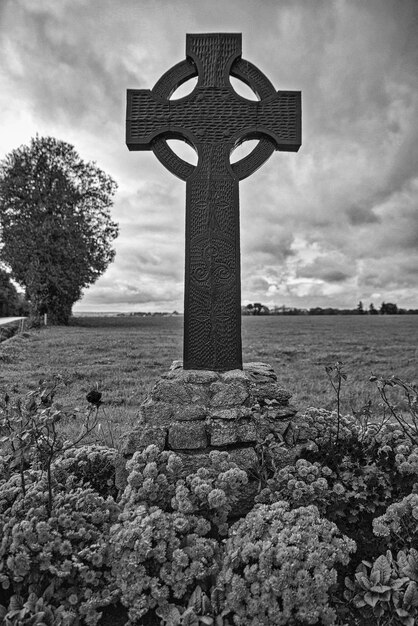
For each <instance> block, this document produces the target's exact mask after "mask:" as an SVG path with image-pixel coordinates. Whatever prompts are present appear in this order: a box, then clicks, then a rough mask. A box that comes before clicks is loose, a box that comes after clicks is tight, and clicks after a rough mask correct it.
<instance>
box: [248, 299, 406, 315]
mask: <svg viewBox="0 0 418 626" xmlns="http://www.w3.org/2000/svg"><path fill="white" fill-rule="evenodd" d="M241 312H242V315H418V309H402V308H400V307H398V305H397V304H394V303H393V302H382V304H381V305H380V308H379V309H377V308H376V307H375V306H374V304H373V302H372V303H370V305H369V308H368V309H366V308H364V305H363V302H362V301H361V300H360V302H359V303H358V305H357V306H356V308H355V309H336V308H333V307H326V308H322V307H319V306H318V307H313V308H311V309H298V308H297V307H287V306H284V305H283V306H273V307H271V308H269V307H268V306H266V305H265V304H261V302H254V304H247V305H246V306H243V307H241Z"/></svg>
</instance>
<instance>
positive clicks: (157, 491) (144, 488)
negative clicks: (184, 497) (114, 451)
mask: <svg viewBox="0 0 418 626" xmlns="http://www.w3.org/2000/svg"><path fill="white" fill-rule="evenodd" d="M182 467H183V463H182V461H181V459H180V457H178V456H177V455H176V454H175V453H174V452H160V450H159V449H158V447H157V446H154V445H151V446H148V447H147V448H145V450H142V451H141V452H135V454H134V455H133V457H132V459H130V460H129V461H128V462H127V464H126V468H127V470H128V471H129V475H128V484H127V486H126V488H125V491H124V492H123V494H122V498H121V500H120V504H121V506H122V507H128V508H132V507H136V506H137V505H138V504H143V503H146V504H148V505H149V506H158V507H160V508H161V509H163V510H170V509H171V500H172V498H173V497H174V494H175V491H176V481H177V480H178V478H179V477H180V471H181V469H182Z"/></svg>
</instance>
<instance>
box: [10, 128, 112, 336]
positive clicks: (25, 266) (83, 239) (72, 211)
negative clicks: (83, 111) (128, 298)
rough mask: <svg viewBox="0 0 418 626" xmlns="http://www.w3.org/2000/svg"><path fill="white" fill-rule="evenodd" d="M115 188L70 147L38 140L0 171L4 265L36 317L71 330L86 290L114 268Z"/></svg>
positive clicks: (15, 152) (15, 153)
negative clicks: (74, 307)
mask: <svg viewBox="0 0 418 626" xmlns="http://www.w3.org/2000/svg"><path fill="white" fill-rule="evenodd" d="M115 191H116V183H115V181H114V180H113V179H112V178H111V177H110V176H108V175H107V174H105V173H104V172H103V171H102V170H100V169H99V168H98V167H97V166H96V164H95V163H85V162H83V161H82V160H81V158H80V157H79V155H78V154H77V152H76V151H75V149H74V148H73V146H71V145H70V144H68V143H65V142H63V141H59V140H57V139H54V138H52V137H38V136H37V137H36V138H35V139H32V140H31V142H30V144H29V145H28V146H21V147H20V148H18V149H16V150H13V151H12V152H11V153H10V154H8V155H7V156H6V157H5V159H4V160H3V161H2V162H1V163H0V235H1V239H2V248H1V250H0V259H1V260H2V261H3V262H4V263H6V264H7V265H8V266H9V267H10V268H11V270H12V274H13V277H14V278H15V280H16V281H17V282H18V283H20V284H21V285H23V286H24V287H25V288H26V291H27V294H28V296H29V299H30V302H31V312H32V314H33V315H34V316H40V315H43V314H44V313H47V314H48V317H49V320H50V321H51V322H52V323H63V324H66V323H68V319H69V316H70V315H71V307H72V305H73V304H74V302H76V301H77V300H79V299H80V297H81V294H82V289H83V288H84V287H86V286H88V285H90V284H92V283H93V282H95V281H96V280H97V278H98V277H99V276H100V275H101V274H102V273H103V272H104V271H105V269H106V268H107V266H108V265H109V263H110V262H111V261H112V260H113V258H114V256H115V252H114V250H113V249H112V241H113V240H114V239H115V238H116V237H117V234H118V227H117V224H116V223H114V222H113V221H112V219H111V216H110V207H111V206H112V197H113V195H114V193H115Z"/></svg>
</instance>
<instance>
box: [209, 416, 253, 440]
mask: <svg viewBox="0 0 418 626" xmlns="http://www.w3.org/2000/svg"><path fill="white" fill-rule="evenodd" d="M209 433H210V444H211V445H212V446H227V445H230V444H233V443H250V442H253V441H256V440H257V430H256V427H255V424H254V422H253V420H238V421H227V420H212V421H211V423H210V425H209Z"/></svg>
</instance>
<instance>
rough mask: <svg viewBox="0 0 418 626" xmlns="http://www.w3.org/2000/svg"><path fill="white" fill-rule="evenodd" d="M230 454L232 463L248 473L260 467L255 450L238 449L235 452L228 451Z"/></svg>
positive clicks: (249, 448) (250, 448)
mask: <svg viewBox="0 0 418 626" xmlns="http://www.w3.org/2000/svg"><path fill="white" fill-rule="evenodd" d="M228 452H229V456H230V458H231V461H233V462H234V463H236V464H237V465H238V467H240V468H241V469H243V470H245V471H246V472H251V470H255V469H256V468H257V467H258V457H257V454H256V452H255V450H254V448H252V447H248V448H236V449H235V450H228Z"/></svg>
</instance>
